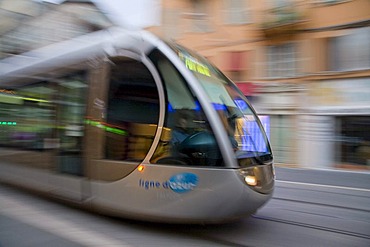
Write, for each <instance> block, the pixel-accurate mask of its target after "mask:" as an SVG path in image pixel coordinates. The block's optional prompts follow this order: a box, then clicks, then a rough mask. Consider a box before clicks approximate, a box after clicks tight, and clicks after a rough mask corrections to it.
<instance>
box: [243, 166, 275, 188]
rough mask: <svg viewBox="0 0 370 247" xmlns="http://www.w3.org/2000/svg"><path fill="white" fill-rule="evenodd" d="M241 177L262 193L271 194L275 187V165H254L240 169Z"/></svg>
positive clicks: (249, 185)
mask: <svg viewBox="0 0 370 247" xmlns="http://www.w3.org/2000/svg"><path fill="white" fill-rule="evenodd" d="M238 171H239V172H238V173H239V177H240V179H241V180H242V181H243V183H244V184H245V185H248V187H249V188H251V189H253V190H254V191H257V192H259V193H262V194H271V193H272V192H273V189H274V180H275V177H274V174H273V166H272V165H265V166H254V167H247V168H241V169H239V170H238Z"/></svg>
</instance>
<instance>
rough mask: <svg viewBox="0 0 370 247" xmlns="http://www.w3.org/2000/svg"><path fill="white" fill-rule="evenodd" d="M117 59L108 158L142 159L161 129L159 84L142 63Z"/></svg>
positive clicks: (111, 88)
mask: <svg viewBox="0 0 370 247" xmlns="http://www.w3.org/2000/svg"><path fill="white" fill-rule="evenodd" d="M114 62H115V65H114V66H112V69H111V75H110V85H109V92H108V107H107V123H108V126H109V128H108V129H106V145H105V148H106V149H105V157H106V159H112V160H126V161H137V162H140V161H142V160H143V159H144V157H145V156H146V154H147V152H148V151H149V148H150V146H151V144H152V142H153V139H154V135H155V132H156V129H157V124H158V120H159V95H158V90H157V86H156V84H155V81H154V78H153V77H152V75H151V73H150V72H149V70H148V69H147V68H146V66H145V65H144V64H142V63H141V62H138V61H136V60H133V59H128V58H125V59H121V60H119V61H114Z"/></svg>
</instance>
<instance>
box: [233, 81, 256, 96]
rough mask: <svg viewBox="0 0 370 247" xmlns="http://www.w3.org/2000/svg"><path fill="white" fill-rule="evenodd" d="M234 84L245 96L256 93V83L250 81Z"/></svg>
mask: <svg viewBox="0 0 370 247" xmlns="http://www.w3.org/2000/svg"><path fill="white" fill-rule="evenodd" d="M236 85H237V86H238V88H239V89H240V90H241V91H242V92H243V94H244V95H245V96H253V95H254V94H255V93H256V89H257V85H256V84H254V83H252V82H236Z"/></svg>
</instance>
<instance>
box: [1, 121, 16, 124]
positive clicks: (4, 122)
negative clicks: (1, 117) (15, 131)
mask: <svg viewBox="0 0 370 247" xmlns="http://www.w3.org/2000/svg"><path fill="white" fill-rule="evenodd" d="M0 125H17V122H10V121H9V122H6V121H0Z"/></svg>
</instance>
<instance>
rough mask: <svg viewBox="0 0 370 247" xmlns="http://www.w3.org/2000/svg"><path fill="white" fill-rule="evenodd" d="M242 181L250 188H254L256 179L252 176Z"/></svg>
mask: <svg viewBox="0 0 370 247" xmlns="http://www.w3.org/2000/svg"><path fill="white" fill-rule="evenodd" d="M244 181H245V182H246V183H247V184H248V185H250V186H256V185H257V178H256V177H255V176H252V175H247V176H245V178H244Z"/></svg>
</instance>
